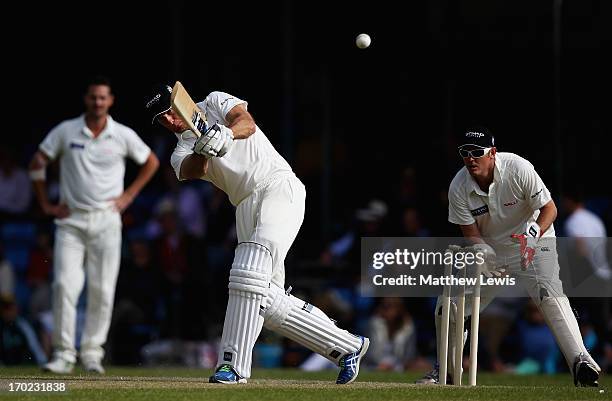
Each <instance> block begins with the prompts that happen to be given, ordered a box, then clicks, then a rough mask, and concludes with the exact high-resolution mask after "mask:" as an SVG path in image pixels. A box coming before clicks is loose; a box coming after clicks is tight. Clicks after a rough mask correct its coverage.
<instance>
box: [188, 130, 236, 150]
mask: <svg viewBox="0 0 612 401" xmlns="http://www.w3.org/2000/svg"><path fill="white" fill-rule="evenodd" d="M233 144H234V133H233V132H232V130H231V129H229V128H227V127H226V126H225V125H221V124H214V125H213V126H212V127H210V128H209V129H208V130H207V131H206V132H205V133H204V134H203V135H202V136H201V137H200V138H198V140H197V141H196V143H195V145H194V146H193V151H194V152H195V153H197V154H199V155H202V156H204V157H207V158H211V157H223V156H225V154H226V153H227V152H229V150H230V148H231V146H232V145H233Z"/></svg>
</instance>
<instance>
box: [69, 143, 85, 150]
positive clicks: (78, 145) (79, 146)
mask: <svg viewBox="0 0 612 401" xmlns="http://www.w3.org/2000/svg"><path fill="white" fill-rule="evenodd" d="M70 149H85V145H83V144H82V143H76V142H70Z"/></svg>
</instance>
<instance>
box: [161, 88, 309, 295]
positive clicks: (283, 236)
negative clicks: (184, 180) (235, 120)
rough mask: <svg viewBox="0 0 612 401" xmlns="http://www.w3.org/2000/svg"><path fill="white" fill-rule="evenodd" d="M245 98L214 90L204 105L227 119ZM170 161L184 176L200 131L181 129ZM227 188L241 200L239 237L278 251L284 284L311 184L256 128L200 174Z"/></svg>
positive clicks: (216, 119) (276, 264)
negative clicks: (306, 183)
mask: <svg viewBox="0 0 612 401" xmlns="http://www.w3.org/2000/svg"><path fill="white" fill-rule="evenodd" d="M239 104H245V105H246V102H245V101H244V100H241V99H238V98H236V97H234V96H232V95H229V94H227V93H223V92H212V93H210V94H209V95H208V96H207V97H206V99H205V100H204V101H203V102H200V103H198V106H199V107H200V108H201V109H202V110H203V111H204V112H205V113H206V119H207V121H208V122H209V124H214V123H219V124H223V125H227V120H226V118H225V117H226V116H227V113H229V111H230V110H231V109H232V108H233V107H235V106H236V105H239ZM176 136H177V139H178V143H177V145H176V148H175V149H174V152H173V153H172V156H171V157H170V162H171V164H172V167H173V168H174V171H175V173H176V176H177V177H178V178H179V179H180V171H181V163H182V162H183V159H185V157H186V156H188V155H190V154H191V153H193V150H192V149H193V145H194V143H195V141H196V139H197V138H196V137H195V134H193V133H192V132H191V131H186V132H184V133H183V134H177V135H176ZM200 178H201V179H202V180H207V181H210V182H212V183H213V184H214V185H215V186H217V187H218V188H219V189H221V190H222V191H223V192H225V193H226V194H227V195H228V197H229V200H230V202H231V203H232V204H233V205H234V206H236V233H237V236H238V242H247V241H250V242H256V243H258V244H261V245H263V246H265V247H266V248H267V249H268V250H269V251H270V253H271V254H272V260H273V262H272V265H273V266H272V282H274V283H276V284H277V285H278V286H279V287H281V288H282V287H283V286H284V281H285V269H284V262H285V256H286V255H287V252H288V251H289V248H290V247H291V245H292V243H293V241H294V239H295V237H296V235H297V233H298V231H299V229H300V226H301V225H302V222H303V219H304V209H305V198H306V189H305V188H304V185H303V184H302V183H301V182H300V180H299V179H298V178H297V177H296V176H295V174H294V173H293V171H292V170H291V167H290V166H289V163H287V162H286V161H285V159H284V158H283V157H282V156H281V155H280V154H279V153H278V152H277V151H276V149H274V146H272V144H271V143H270V141H269V140H268V138H267V137H266V136H265V134H264V133H263V132H262V131H261V130H260V129H259V127H257V128H256V130H255V133H254V134H253V135H251V136H249V137H248V138H246V139H239V140H236V141H235V142H234V144H233V145H232V147H231V149H230V150H229V152H228V153H227V154H225V156H223V157H213V158H210V159H209V160H208V172H207V173H206V174H205V175H204V176H202V177H200Z"/></svg>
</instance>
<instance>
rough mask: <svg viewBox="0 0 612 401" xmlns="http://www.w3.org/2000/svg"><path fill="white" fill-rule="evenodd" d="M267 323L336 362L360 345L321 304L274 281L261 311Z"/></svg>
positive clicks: (266, 324)
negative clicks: (285, 288) (321, 307)
mask: <svg viewBox="0 0 612 401" xmlns="http://www.w3.org/2000/svg"><path fill="white" fill-rule="evenodd" d="M261 314H262V316H263V317H264V325H265V327H266V328H267V329H270V330H272V331H275V332H276V333H279V334H281V335H283V336H285V337H287V338H290V339H291V340H293V341H295V342H297V343H298V344H301V345H303V346H305V347H306V348H308V349H310V350H312V351H314V352H316V353H318V354H320V355H322V356H324V357H326V358H327V359H329V360H330V361H332V362H334V363H338V361H339V360H340V358H341V357H342V356H344V355H346V354H348V353H352V352H355V351H357V350H358V349H359V348H360V347H361V339H360V338H359V337H357V336H355V335H353V334H351V333H349V332H348V331H346V330H342V329H340V328H339V327H338V326H336V324H335V323H334V322H333V321H332V320H331V319H330V318H329V317H327V315H326V314H325V313H324V312H323V311H322V310H321V309H319V308H317V307H316V306H314V305H311V304H309V303H308V302H305V301H302V300H301V299H299V298H296V297H294V296H293V295H289V294H287V293H285V290H284V289H282V288H280V287H278V286H276V285H275V284H272V285H271V286H270V291H269V292H268V296H267V297H266V299H265V300H264V305H263V307H262V311H261Z"/></svg>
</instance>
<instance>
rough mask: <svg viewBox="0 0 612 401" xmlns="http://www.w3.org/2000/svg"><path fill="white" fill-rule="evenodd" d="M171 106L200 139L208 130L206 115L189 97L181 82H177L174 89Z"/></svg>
mask: <svg viewBox="0 0 612 401" xmlns="http://www.w3.org/2000/svg"><path fill="white" fill-rule="evenodd" d="M170 104H171V106H172V110H174V111H175V113H176V114H178V116H179V117H180V118H181V120H183V121H184V122H185V123H186V124H187V126H188V127H189V129H190V130H192V131H193V132H194V133H195V134H196V135H197V136H198V137H199V136H202V134H203V132H202V131H203V130H205V129H206V115H205V114H204V113H203V112H202V110H200V108H199V107H198V106H197V105H196V103H195V102H194V101H193V99H192V98H191V96H189V93H188V92H187V90H186V89H185V87H184V86H183V84H181V82H180V81H176V83H175V84H174V88H172V95H171V96H170Z"/></svg>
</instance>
